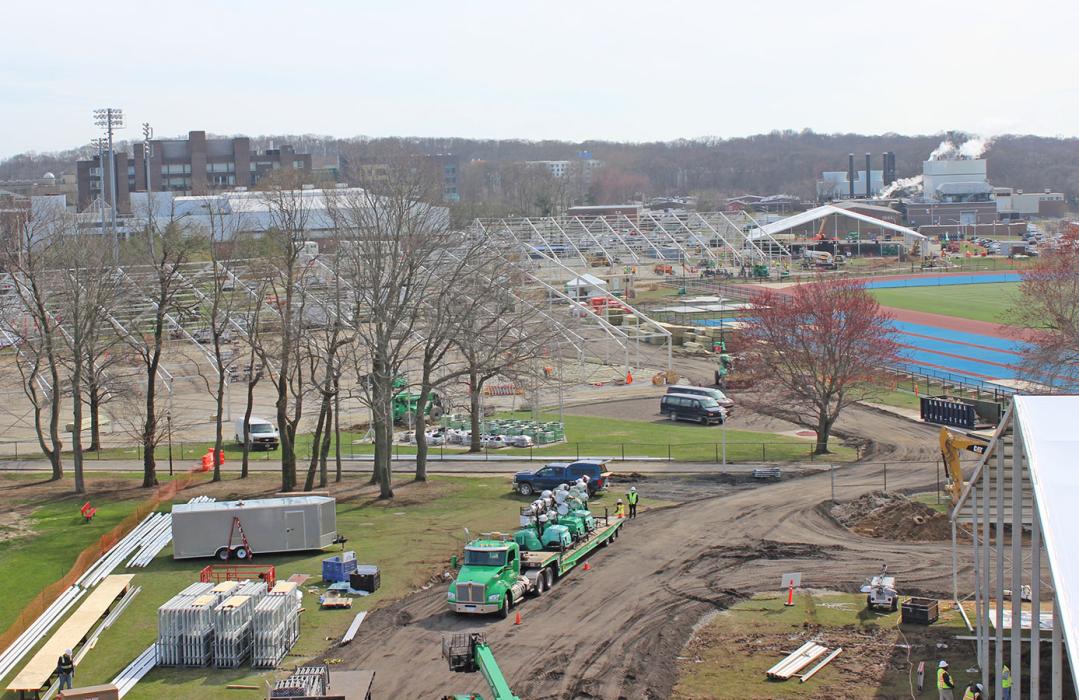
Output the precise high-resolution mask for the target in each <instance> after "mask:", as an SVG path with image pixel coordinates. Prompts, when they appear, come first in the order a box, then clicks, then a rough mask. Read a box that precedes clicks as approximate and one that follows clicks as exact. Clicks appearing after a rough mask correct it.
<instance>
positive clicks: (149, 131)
mask: <svg viewBox="0 0 1079 700" xmlns="http://www.w3.org/2000/svg"><path fill="white" fill-rule="evenodd" d="M153 137H154V128H153V127H152V126H150V122H143V123H142V162H143V163H144V164H145V165H146V218H147V221H149V219H150V217H151V214H150V207H152V206H153V205H154V197H153V191H154V186H153V183H151V182H150V158H151V157H152V156H153V154H154V147H153V144H151V143H150V139H152V138H153ZM146 239H147V241H148V242H149V245H150V257H151V258H153V259H155V260H156V259H157V258H156V254H155V253H154V232H153V230H152V229H150V228H149V227H147V229H146Z"/></svg>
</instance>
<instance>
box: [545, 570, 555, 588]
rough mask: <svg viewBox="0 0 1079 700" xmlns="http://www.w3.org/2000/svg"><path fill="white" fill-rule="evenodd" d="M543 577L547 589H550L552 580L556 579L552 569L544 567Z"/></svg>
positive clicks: (552, 583)
mask: <svg viewBox="0 0 1079 700" xmlns="http://www.w3.org/2000/svg"><path fill="white" fill-rule="evenodd" d="M543 578H545V579H546V580H547V589H548V590H550V588H551V586H553V585H554V582H555V581H556V580H557V577H556V576H555V573H554V569H544V570H543Z"/></svg>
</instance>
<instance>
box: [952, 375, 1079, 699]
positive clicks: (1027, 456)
mask: <svg viewBox="0 0 1079 700" xmlns="http://www.w3.org/2000/svg"><path fill="white" fill-rule="evenodd" d="M1077 415H1079V396H1015V397H1013V398H1012V403H1011V406H1010V407H1009V408H1008V410H1007V411H1006V412H1005V414H1004V417H1003V419H1002V420H1001V422H1000V425H999V426H998V427H997V429H996V431H995V433H994V435H993V439H992V440H991V442H990V444H989V446H988V448H987V450H986V452H985V454H984V455H982V457H981V458H980V459H979V460H978V463H977V465H976V466H975V467H974V471H973V473H972V475H971V478H970V482H969V483H967V484H966V486H965V487H964V489H963V491H962V493H961V495H960V497H959V500H958V501H957V502H956V505H955V507H954V508H953V509H952V512H951V520H952V525H953V529H952V531H953V533H954V532H955V528H956V523H957V522H960V521H963V522H970V523H971V524H972V528H971V532H972V550H973V559H974V597H975V616H974V624H973V625H972V627H973V629H974V631H975V640H976V642H977V655H978V656H977V658H978V666H979V668H980V669H981V679H982V684H983V685H984V686H985V687H986V688H989V687H990V684H989V681H990V675H991V674H990V672H991V670H994V671H995V673H993V674H992V675H993V677H994V679H995V683H994V686H993V687H994V688H995V692H993V693H991V696H992V697H994V698H998V697H1001V690H1002V689H1001V676H1000V670H1001V668H1002V666H1003V665H1004V664H1007V666H1008V668H1009V670H1010V672H1011V678H1012V692H1011V697H1012V700H1022V698H1023V697H1024V690H1026V692H1027V693H1028V694H1027V695H1026V697H1028V698H1031V700H1034V699H1036V698H1040V697H1045V694H1044V693H1041V692H1040V690H1041V678H1040V654H1041V651H1042V648H1041V645H1042V642H1048V643H1049V644H1050V649H1049V653H1050V655H1051V658H1052V672H1051V673H1052V677H1051V680H1050V692H1049V695H1048V696H1047V697H1050V698H1052V699H1053V700H1059V699H1060V698H1062V688H1063V673H1064V671H1063V655H1064V653H1067V655H1068V661H1069V666H1070V667H1071V669H1072V681H1073V683H1074V684H1075V685H1076V686H1079V558H1077V557H1076V556H1075V548H1074V545H1073V544H1072V541H1073V536H1074V533H1075V532H1076V530H1077V529H1079V510H1077V509H1076V508H1075V499H1076V497H1077V496H1079V478H1077V477H1076V476H1075V470H1074V465H1075V455H1076V454H1079V435H1077V433H1076V431H1075V416H1077ZM991 528H992V533H991V532H990V530H991ZM1026 532H1029V533H1030V536H1029V539H1028V540H1025V538H1024V537H1023V536H1022V535H1024V534H1025V533H1026ZM1015 533H1018V534H1019V535H1020V536H1013V535H1014V534H1015ZM1005 539H1008V540H1010V543H1009V544H1007V545H1006V543H1005ZM952 547H953V554H952V566H953V582H954V581H957V579H958V564H957V561H958V554H957V551H956V548H957V545H956V543H955V540H954V534H953V542H952ZM1008 550H1010V552H1009V551H1008ZM1043 554H1044V561H1043ZM953 585H954V586H955V589H956V590H955V591H954V595H955V597H956V601H955V602H956V605H959V604H960V601H959V596H958V586H957V585H955V584H953ZM1006 586H1007V588H1005V587H1006ZM1028 590H1029V605H1027V606H1026V609H1027V612H1028V613H1029V619H1030V624H1029V633H1028V636H1027V637H1026V638H1025V639H1024V638H1023V632H1024V628H1023V613H1024V601H1023V598H1024V597H1026V592H1027V591H1028ZM1005 592H1007V593H1008V595H1005ZM1049 600H1052V614H1051V618H1052V623H1051V629H1050V630H1049V632H1048V636H1045V635H1044V634H1043V629H1042V627H1043V624H1044V623H1043V617H1044V615H1045V613H1044V612H1043V611H1042V604H1043V602H1045V603H1048V602H1049ZM1006 605H1008V606H1009V607H1010V621H1008V623H1009V624H1008V628H1009V629H1007V630H1005V622H1006V621H1005V616H1004V612H1005V606H1006ZM1005 635H1007V639H1006V637H1005ZM1005 642H1007V643H1008V652H1009V656H1008V657H1007V658H1005V655H1004V652H1005ZM1023 644H1027V645H1028V661H1029V663H1028V665H1027V666H1026V667H1025V669H1024V666H1023V664H1022V658H1023V653H1022V652H1023ZM991 650H992V652H993V658H992V662H991V663H990V651H991ZM1024 670H1025V671H1026V673H1024ZM1024 685H1025V686H1026V687H1025V688H1024Z"/></svg>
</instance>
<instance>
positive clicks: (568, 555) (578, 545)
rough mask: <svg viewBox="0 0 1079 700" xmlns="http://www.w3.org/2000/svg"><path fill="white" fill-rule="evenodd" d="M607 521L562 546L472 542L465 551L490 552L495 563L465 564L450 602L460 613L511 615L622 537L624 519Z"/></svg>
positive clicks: (453, 588) (454, 609)
mask: <svg viewBox="0 0 1079 700" xmlns="http://www.w3.org/2000/svg"><path fill="white" fill-rule="evenodd" d="M603 520H604V524H602V525H601V524H599V521H597V524H596V529H595V530H593V531H592V532H590V533H588V535H587V536H585V537H582V538H581V539H580V540H578V541H577V542H575V543H573V544H572V545H571V546H569V547H567V548H566V549H564V550H561V551H536V552H532V551H521V550H520V548H519V547H518V545H517V543H516V542H514V541H512V540H498V539H490V538H486V539H481V540H476V541H474V542H472V543H470V544H469V545H467V546H466V548H465V550H466V554H468V553H469V550H472V551H474V552H488V553H491V554H493V555H494V556H495V557H496V558H497V560H496V562H495V563H494V564H493V565H492V566H490V567H487V566H480V565H473V566H471V567H470V566H468V565H466V566H465V567H464V568H462V570H461V571H460V572H459V573H458V576H457V580H456V581H454V582H453V583H451V584H450V590H449V592H448V595H447V603H448V604H449V606H450V608H451V609H452V610H453V611H454V612H456V613H462V614H466V615H484V614H488V613H499V614H500V615H501V616H502V617H505V616H507V615H508V614H509V610H510V608H511V607H513V606H515V605H517V604H518V603H519V602H521V601H522V600H524V598H525V596H526V595H532V596H538V595H541V594H543V592H544V591H546V590H547V589H549V588H550V587H551V586H553V585H554V584H555V582H556V581H558V579H560V578H562V576H564V575H566V574H567V573H569V572H570V571H572V570H573V569H574V568H576V567H577V566H578V565H579V564H581V563H582V562H583V561H584V560H585V559H586V558H587V557H588V555H589V554H591V553H592V552H593V551H594V550H595V549H596V548H598V547H604V546H607V545H609V544H610V543H611V542H613V541H614V540H616V539H618V534H619V530H621V528H622V526H623V525H625V523H626V521H625V519H623V518H618V519H615V520H613V521H612V520H608V519H606V518H604V519H603ZM518 553H519V557H518V556H517V554H518ZM518 562H519V565H518Z"/></svg>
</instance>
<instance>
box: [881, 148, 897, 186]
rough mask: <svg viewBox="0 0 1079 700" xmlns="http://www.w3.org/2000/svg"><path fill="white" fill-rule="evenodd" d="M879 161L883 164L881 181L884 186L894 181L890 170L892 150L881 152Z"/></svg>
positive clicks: (893, 175)
mask: <svg viewBox="0 0 1079 700" xmlns="http://www.w3.org/2000/svg"><path fill="white" fill-rule="evenodd" d="M881 162H882V164H883V170H882V172H881V176H882V177H881V183H882V184H883V186H884V187H887V186H888V185H890V184H892V183H893V182H895V173H893V172H892V152H891V151H885V152H884V153H882V154H881Z"/></svg>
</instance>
